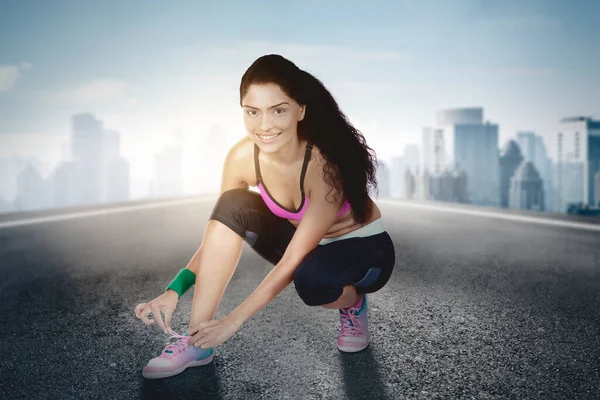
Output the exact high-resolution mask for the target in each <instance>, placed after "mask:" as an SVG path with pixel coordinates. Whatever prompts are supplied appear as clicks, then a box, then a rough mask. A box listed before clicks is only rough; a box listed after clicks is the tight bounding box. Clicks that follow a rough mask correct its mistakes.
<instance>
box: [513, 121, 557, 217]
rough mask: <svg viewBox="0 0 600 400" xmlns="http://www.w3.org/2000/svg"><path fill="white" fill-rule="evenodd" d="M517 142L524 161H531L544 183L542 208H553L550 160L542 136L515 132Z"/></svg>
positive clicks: (550, 209) (552, 182)
mask: <svg viewBox="0 0 600 400" xmlns="http://www.w3.org/2000/svg"><path fill="white" fill-rule="evenodd" d="M517 143H518V144H519V148H520V149H521V154H522V155H523V157H524V159H525V160H526V161H531V162H532V163H533V165H534V166H535V168H536V169H537V170H538V172H539V174H540V178H541V179H542V182H543V183H544V202H545V205H544V209H545V210H546V211H553V210H554V202H555V196H553V195H552V194H553V192H554V179H553V175H554V174H553V168H552V161H551V159H550V158H549V157H548V153H547V151H546V145H545V143H544V138H543V137H542V136H540V135H536V134H535V133H534V132H517Z"/></svg>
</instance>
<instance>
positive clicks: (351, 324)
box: [337, 293, 369, 353]
mask: <svg viewBox="0 0 600 400" xmlns="http://www.w3.org/2000/svg"><path fill="white" fill-rule="evenodd" d="M340 322H341V323H342V326H341V327H340V334H339V336H338V340H337V347H338V349H339V350H340V351H343V352H345V353H355V352H357V351H361V350H364V349H366V348H367V346H368V345H369V322H368V316H367V295H366V294H365V293H363V295H362V298H361V299H360V301H359V302H358V303H357V304H355V305H354V307H348V308H340Z"/></svg>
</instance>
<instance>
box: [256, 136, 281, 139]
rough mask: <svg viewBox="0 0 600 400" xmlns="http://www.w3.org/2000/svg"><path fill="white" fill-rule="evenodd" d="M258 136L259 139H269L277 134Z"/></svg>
mask: <svg viewBox="0 0 600 400" xmlns="http://www.w3.org/2000/svg"><path fill="white" fill-rule="evenodd" d="M258 136H260V138H261V139H265V140H269V139H273V138H274V137H275V136H277V135H271V136H263V135H258Z"/></svg>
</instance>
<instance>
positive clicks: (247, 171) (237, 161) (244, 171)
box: [225, 136, 256, 185]
mask: <svg viewBox="0 0 600 400" xmlns="http://www.w3.org/2000/svg"><path fill="white" fill-rule="evenodd" d="M253 155H254V142H253V141H252V140H250V138H249V137H247V136H246V137H244V138H243V139H241V140H239V141H238V142H236V143H235V144H234V145H233V146H231V147H230V148H229V151H228V152H227V158H226V160H225V169H226V170H228V171H230V172H231V173H235V174H236V175H241V178H242V179H243V180H244V181H245V182H247V183H248V184H250V185H253V184H254V183H255V181H256V177H255V175H254V156H253Z"/></svg>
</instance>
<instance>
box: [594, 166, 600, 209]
mask: <svg viewBox="0 0 600 400" xmlns="http://www.w3.org/2000/svg"><path fill="white" fill-rule="evenodd" d="M594 182H595V185H596V196H595V197H596V205H597V206H598V207H600V171H598V172H596V175H595V179H594Z"/></svg>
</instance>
